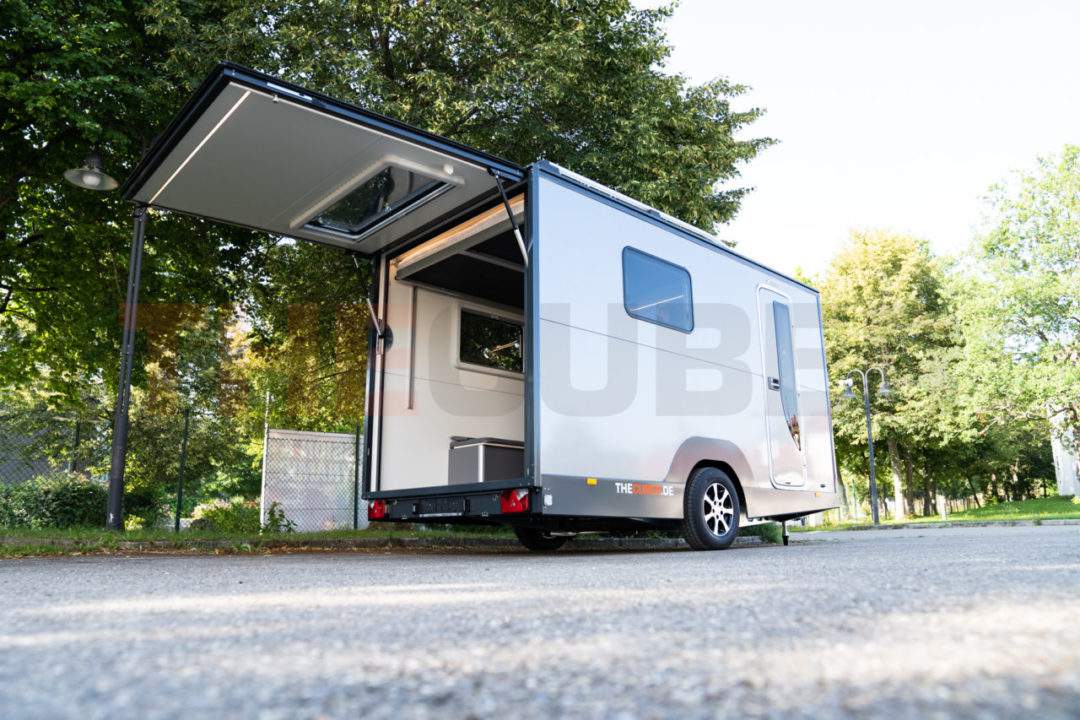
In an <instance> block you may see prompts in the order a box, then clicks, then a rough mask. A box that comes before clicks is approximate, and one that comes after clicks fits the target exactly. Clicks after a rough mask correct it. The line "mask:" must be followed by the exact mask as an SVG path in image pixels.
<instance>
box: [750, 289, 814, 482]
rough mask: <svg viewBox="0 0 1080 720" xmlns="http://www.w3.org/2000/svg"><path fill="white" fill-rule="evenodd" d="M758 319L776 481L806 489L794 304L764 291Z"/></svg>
mask: <svg viewBox="0 0 1080 720" xmlns="http://www.w3.org/2000/svg"><path fill="white" fill-rule="evenodd" d="M758 317H759V322H760V328H761V354H762V358H761V359H762V368H763V370H764V375H765V378H764V382H765V436H766V438H767V443H768V454H769V469H770V473H771V475H772V481H773V484H774V485H777V486H779V487H802V485H803V484H805V482H806V462H805V457H804V455H803V450H802V437H801V432H800V420H801V417H800V415H799V387H798V384H797V383H796V381H795V351H794V343H793V341H792V338H793V335H794V332H793V328H792V325H791V305H790V301H789V300H788V298H787V297H785V296H784V295H781V294H780V293H779V292H777V291H775V290H771V289H769V288H765V287H763V288H760V289H759V290H758Z"/></svg>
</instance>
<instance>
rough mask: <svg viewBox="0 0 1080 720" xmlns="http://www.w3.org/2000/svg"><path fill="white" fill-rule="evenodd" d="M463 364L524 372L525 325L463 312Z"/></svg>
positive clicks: (466, 311)
mask: <svg viewBox="0 0 1080 720" xmlns="http://www.w3.org/2000/svg"><path fill="white" fill-rule="evenodd" d="M461 362H464V363H469V364H471V365H483V366H484V367H489V368H496V369H498V370H509V371H510V372H516V373H519V372H521V371H522V366H521V325H519V324H518V323H515V322H511V321H509V320H502V319H500V318H493V317H489V316H487V315H480V314H478V313H474V312H469V311H468V310H462V311H461Z"/></svg>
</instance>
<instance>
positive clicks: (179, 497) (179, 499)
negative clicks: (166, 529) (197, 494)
mask: <svg viewBox="0 0 1080 720" xmlns="http://www.w3.org/2000/svg"><path fill="white" fill-rule="evenodd" d="M190 425H191V408H189V407H187V408H184V438H183V439H182V440H181V441H180V472H179V473H178V474H177V476H176V520H175V522H174V523H173V531H174V532H180V513H181V512H182V507H183V504H184V468H185V466H186V465H187V441H188V428H189V427H190Z"/></svg>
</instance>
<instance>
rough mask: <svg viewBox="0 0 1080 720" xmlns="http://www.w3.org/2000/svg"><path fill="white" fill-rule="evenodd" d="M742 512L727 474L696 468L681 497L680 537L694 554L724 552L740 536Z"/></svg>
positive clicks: (712, 469)
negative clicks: (695, 551)
mask: <svg viewBox="0 0 1080 720" xmlns="http://www.w3.org/2000/svg"><path fill="white" fill-rule="evenodd" d="M741 512H742V506H741V505H740V503H739V493H738V492H737V491H736V490H735V483H734V481H733V480H732V479H731V478H730V477H728V474H727V473H726V472H724V471H723V470H720V469H719V468H713V467H704V468H698V469H697V470H695V471H694V472H693V474H691V475H690V479H689V480H687V481H686V491H685V492H684V493H683V521H682V536H683V538H685V539H686V543H687V544H688V545H689V546H690V547H692V548H693V549H694V550H724V549H725V548H728V547H730V546H731V543H733V542H735V536H736V535H738V534H739V514H740V513H741ZM725 526H726V528H725Z"/></svg>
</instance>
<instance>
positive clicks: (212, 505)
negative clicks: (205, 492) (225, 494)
mask: <svg viewBox="0 0 1080 720" xmlns="http://www.w3.org/2000/svg"><path fill="white" fill-rule="evenodd" d="M191 517H192V521H191V529H192V530H205V531H211V532H219V533H257V532H259V503H258V501H256V500H246V499H244V498H242V497H234V498H231V499H229V500H211V501H210V502H206V503H202V504H200V505H198V506H196V507H195V512H193V513H192V516H191Z"/></svg>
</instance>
